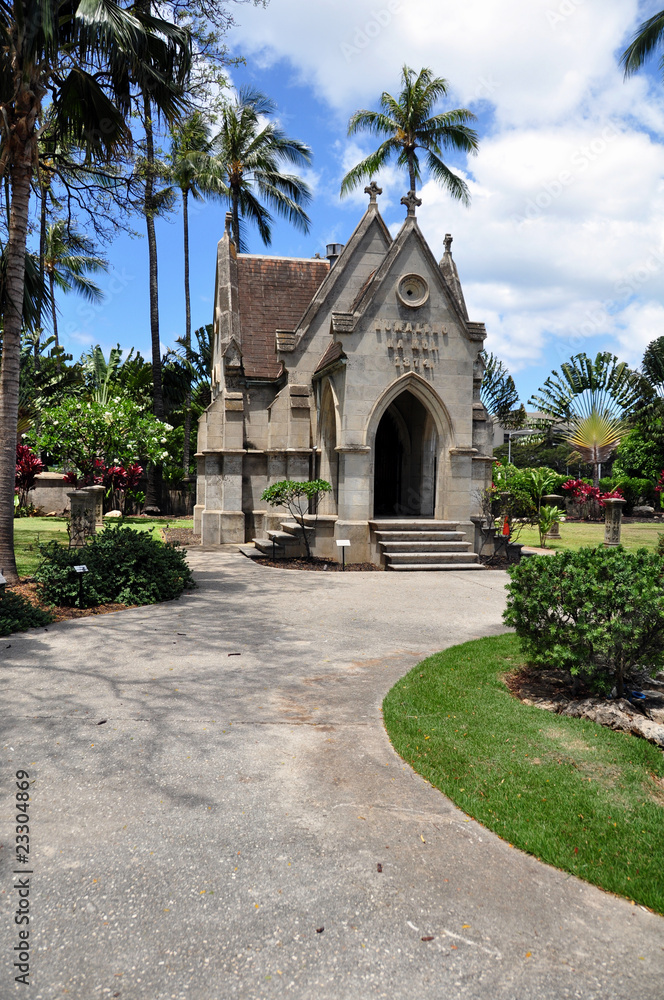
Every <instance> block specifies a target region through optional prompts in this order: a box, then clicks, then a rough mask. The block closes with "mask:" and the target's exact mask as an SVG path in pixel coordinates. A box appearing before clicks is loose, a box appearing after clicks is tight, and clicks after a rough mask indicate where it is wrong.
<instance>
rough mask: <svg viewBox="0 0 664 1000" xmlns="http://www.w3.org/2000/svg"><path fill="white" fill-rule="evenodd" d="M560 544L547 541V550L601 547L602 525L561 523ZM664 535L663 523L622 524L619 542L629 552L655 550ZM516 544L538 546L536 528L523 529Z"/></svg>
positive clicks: (581, 522) (602, 538)
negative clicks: (660, 537) (658, 540)
mask: <svg viewBox="0 0 664 1000" xmlns="http://www.w3.org/2000/svg"><path fill="white" fill-rule="evenodd" d="M560 534H561V535H562V540H561V541H560V542H551V541H547V543H546V547H547V549H553V550H554V551H555V550H558V549H580V548H583V547H584V546H595V545H602V544H603V542H604V525H603V524H592V523H587V522H585V521H576V522H573V523H572V522H570V521H563V523H562V524H561V525H560ZM660 534H664V523H659V522H658V523H656V524H640V523H637V524H623V526H622V533H621V540H622V544H623V545H624V546H625V548H626V549H628V550H629V551H630V552H635V551H636V550H637V549H644V548H645V549H655V548H657V539H658V535H660ZM517 541H518V542H520V543H522V544H524V545H536V546H539V543H540V542H539V532H538V530H537V528H524V529H523V531H522V532H521V534H520V535H519V537H518V539H517Z"/></svg>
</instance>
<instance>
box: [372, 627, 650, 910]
mask: <svg viewBox="0 0 664 1000" xmlns="http://www.w3.org/2000/svg"><path fill="white" fill-rule="evenodd" d="M522 662H523V658H522V656H521V651H520V647H519V640H518V639H517V638H516V636H514V635H511V634H510V635H502V636H496V637H492V638H489V639H479V640H477V641H475V642H468V643H465V644H464V645H462V646H455V647H453V648H452V649H448V650H445V651H444V652H442V653H437V654H436V655H435V656H432V657H430V658H429V659H427V660H424V661H423V662H422V663H420V664H419V665H418V666H417V667H415V668H414V669H413V670H411V671H410V673H408V674H407V675H406V676H405V677H404V678H402V679H401V680H400V681H399V682H398V683H397V684H395V686H394V687H393V688H392V690H391V691H390V692H389V694H388V695H387V697H386V698H385V701H384V703H383V714H384V719H385V726H386V728H387V731H388V734H389V736H390V739H391V741H392V743H393V745H394V747H395V749H396V750H397V752H398V753H399V754H400V755H401V756H402V757H403V758H404V760H406V761H407V762H408V763H409V764H411V765H412V767H414V768H415V770H416V771H417V772H418V773H419V774H421V775H422V776H423V777H424V778H426V779H427V781H429V782H431V784H433V785H435V786H436V787H437V788H439V789H440V790H441V791H442V792H444V793H445V795H447V796H449V798H451V799H452V800H453V801H454V802H455V803H456V804H457V805H458V806H459V807H460V808H461V809H463V811H464V812H465V813H467V814H468V815H469V816H472V817H473V818H474V819H476V820H478V821H479V822H480V823H483V824H484V826H486V827H488V828H489V829H490V830H493V831H495V832H496V833H497V834H499V835H500V836H501V837H502V838H503V839H505V840H507V841H508V842H509V843H510V844H513V845H514V846H515V847H519V848H521V849H522V850H524V851H527V852H528V853H529V854H533V855H535V857H537V858H539V859H540V860H542V861H545V862H547V863H548V864H551V865H554V866H555V867H556V868H561V869H563V870H564V871H568V872H571V873H573V874H574V875H578V876H579V877H580V878H583V879H586V880H587V881H588V882H592V883H594V884H595V885H598V886H600V887H601V888H603V889H608V890H609V891H611V892H615V893H618V894H620V895H622V896H627V897H628V898H629V899H632V900H635V901H636V902H637V903H642V904H644V905H645V906H649V907H651V908H652V909H654V910H657V911H658V912H659V913H664V880H663V879H662V870H664V840H663V838H662V829H664V755H663V754H662V752H661V750H659V749H657V748H656V747H654V746H652V745H651V744H649V743H647V742H646V741H645V740H641V739H638V738H637V737H635V736H630V735H627V734H622V733H617V732H613V731H612V730H610V729H606V728H604V727H602V726H599V725H597V724H596V723H593V722H589V721H586V720H581V719H570V718H564V717H562V716H559V715H554V714H552V713H550V712H547V711H545V710H544V709H538V708H535V707H533V706H528V705H524V704H522V703H521V702H519V701H518V700H516V699H515V698H513V697H512V696H511V695H510V694H509V692H508V690H507V687H506V686H505V684H504V683H503V680H502V677H503V675H504V674H505V673H506V672H508V671H509V670H513V669H514V668H515V667H517V666H519V665H520V664H521V663H522Z"/></svg>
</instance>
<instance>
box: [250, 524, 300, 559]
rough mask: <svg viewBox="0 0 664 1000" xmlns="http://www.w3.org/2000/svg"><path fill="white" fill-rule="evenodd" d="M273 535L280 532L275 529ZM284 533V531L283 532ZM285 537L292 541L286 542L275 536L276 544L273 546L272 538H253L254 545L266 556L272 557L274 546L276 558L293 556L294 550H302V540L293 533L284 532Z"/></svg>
mask: <svg viewBox="0 0 664 1000" xmlns="http://www.w3.org/2000/svg"><path fill="white" fill-rule="evenodd" d="M270 534H271V535H279V534H280V532H278V531H273V532H270ZM281 534H283V533H281ZM284 538H288V539H289V540H290V542H286V543H285V544H284V542H283V540H282V539H280V538H275V541H276V543H277V544H276V545H275V546H274V547H273V545H272V539H271V538H252V541H253V543H254V545H255V546H256V548H257V549H259V551H260V552H261V553H262V554H263V555H266V556H270V557H272V552H273V548H274V555H275V558H276V559H283V557H284V556H291V555H292V554H293V553H294V552H296V553H297V552H299V551H300V541H299V539H297V538H294V537H293V536H292V535H286V534H284Z"/></svg>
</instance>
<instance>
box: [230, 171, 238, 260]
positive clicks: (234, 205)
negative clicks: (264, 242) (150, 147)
mask: <svg viewBox="0 0 664 1000" xmlns="http://www.w3.org/2000/svg"><path fill="white" fill-rule="evenodd" d="M230 187H231V211H232V213H233V243H234V244H235V249H236V250H237V252H238V253H239V252H240V192H239V190H238V188H237V185H235V184H234V183H233V182H232V181H231V185H230Z"/></svg>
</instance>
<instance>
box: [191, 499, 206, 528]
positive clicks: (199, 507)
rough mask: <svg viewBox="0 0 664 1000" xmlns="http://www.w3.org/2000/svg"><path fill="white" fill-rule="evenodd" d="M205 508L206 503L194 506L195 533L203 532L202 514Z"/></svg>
mask: <svg viewBox="0 0 664 1000" xmlns="http://www.w3.org/2000/svg"><path fill="white" fill-rule="evenodd" d="M204 510H205V504H202V503H197V504H195V506H194V534H195V535H200V533H201V516H202V514H203V511H204Z"/></svg>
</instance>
